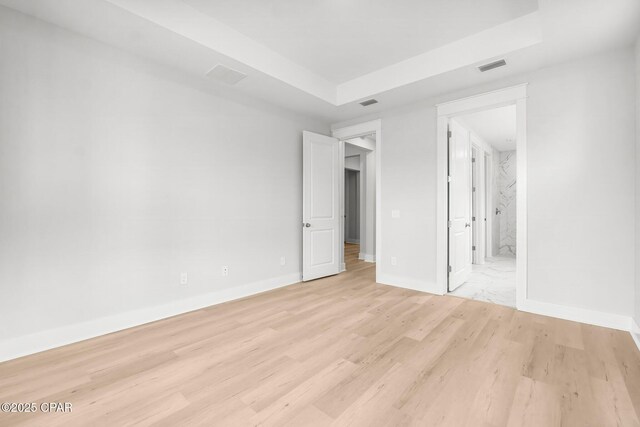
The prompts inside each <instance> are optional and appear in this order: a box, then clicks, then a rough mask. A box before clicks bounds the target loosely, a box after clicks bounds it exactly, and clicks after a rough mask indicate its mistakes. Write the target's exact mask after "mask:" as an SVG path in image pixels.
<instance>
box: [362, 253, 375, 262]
mask: <svg viewBox="0 0 640 427" xmlns="http://www.w3.org/2000/svg"><path fill="white" fill-rule="evenodd" d="M358 259H361V260H363V261H364V262H376V257H375V256H373V255H371V254H365V253H364V252H360V253H359V254H358Z"/></svg>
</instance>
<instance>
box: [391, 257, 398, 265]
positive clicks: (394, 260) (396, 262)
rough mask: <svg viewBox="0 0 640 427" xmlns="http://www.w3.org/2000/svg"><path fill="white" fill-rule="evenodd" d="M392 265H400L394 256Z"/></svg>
mask: <svg viewBox="0 0 640 427" xmlns="http://www.w3.org/2000/svg"><path fill="white" fill-rule="evenodd" d="M391 265H393V266H394V267H395V266H396V265H398V258H396V257H394V256H392V257H391Z"/></svg>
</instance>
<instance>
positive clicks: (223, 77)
mask: <svg viewBox="0 0 640 427" xmlns="http://www.w3.org/2000/svg"><path fill="white" fill-rule="evenodd" d="M207 77H209V78H211V79H213V80H216V81H219V82H221V83H225V84H228V85H234V84H236V83H238V82H239V81H240V80H242V79H244V78H245V77H247V75H246V74H244V73H241V72H240V71H237V70H233V69H231V68H229V67H225V66H224V65H222V64H218V65H216V66H215V67H213V68H212V69H211V70H209V72H208V73H207Z"/></svg>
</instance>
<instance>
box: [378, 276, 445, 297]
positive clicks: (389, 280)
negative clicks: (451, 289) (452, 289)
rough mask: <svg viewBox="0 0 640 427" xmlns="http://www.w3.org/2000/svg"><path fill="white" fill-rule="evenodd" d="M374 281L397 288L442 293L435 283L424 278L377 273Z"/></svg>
mask: <svg viewBox="0 0 640 427" xmlns="http://www.w3.org/2000/svg"><path fill="white" fill-rule="evenodd" d="M376 282H377V283H382V284H383V285H390V286H395V287H397V288H405V289H411V290H414V291H420V292H428V293H430V294H437V295H442V292H440V290H439V288H438V284H437V283H435V282H428V281H426V280H418V279H411V278H409V277H400V276H394V275H391V274H379V275H377V276H376Z"/></svg>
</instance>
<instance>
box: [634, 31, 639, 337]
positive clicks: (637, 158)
mask: <svg viewBox="0 0 640 427" xmlns="http://www.w3.org/2000/svg"><path fill="white" fill-rule="evenodd" d="M635 53H636V224H635V225H636V278H635V279H636V281H635V291H636V298H635V321H636V324H638V325H640V37H638V40H637V42H636V52H635ZM636 332H637V333H638V334H639V338H640V331H636Z"/></svg>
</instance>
